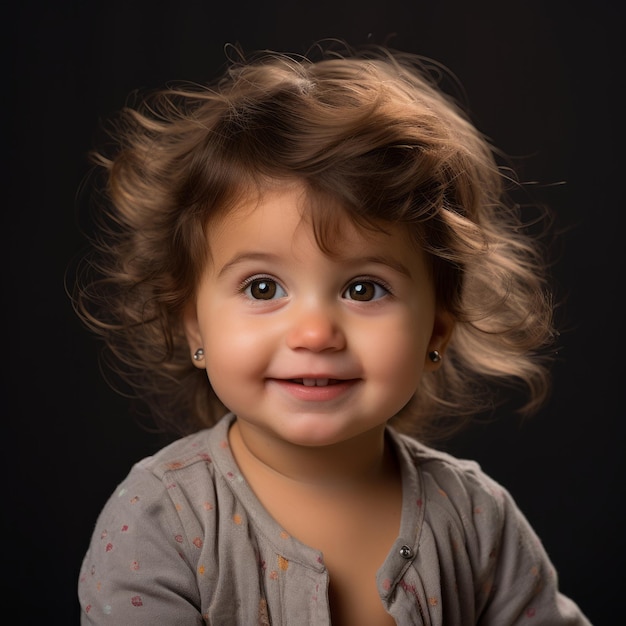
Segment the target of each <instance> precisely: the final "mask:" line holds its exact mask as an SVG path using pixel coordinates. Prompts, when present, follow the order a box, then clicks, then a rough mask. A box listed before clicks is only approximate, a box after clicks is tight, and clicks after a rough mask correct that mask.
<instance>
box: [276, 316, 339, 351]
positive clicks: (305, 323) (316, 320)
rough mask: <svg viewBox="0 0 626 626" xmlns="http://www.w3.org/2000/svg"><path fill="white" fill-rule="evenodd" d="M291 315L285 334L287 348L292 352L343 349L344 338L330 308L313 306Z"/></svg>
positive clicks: (337, 320) (336, 318)
mask: <svg viewBox="0 0 626 626" xmlns="http://www.w3.org/2000/svg"><path fill="white" fill-rule="evenodd" d="M292 313H293V319H292V320H291V323H290V328H289V331H288V333H287V346H288V347H289V348H291V349H292V350H298V349H301V350H310V351H311V352H323V351H337V350H342V349H343V348H345V346H346V337H345V334H344V332H343V330H342V327H341V324H340V320H339V319H338V315H337V314H336V313H335V312H334V311H333V310H332V307H330V306H329V307H324V306H321V305H313V306H308V307H306V308H304V309H299V310H297V311H296V310H294V311H293V312H292Z"/></svg>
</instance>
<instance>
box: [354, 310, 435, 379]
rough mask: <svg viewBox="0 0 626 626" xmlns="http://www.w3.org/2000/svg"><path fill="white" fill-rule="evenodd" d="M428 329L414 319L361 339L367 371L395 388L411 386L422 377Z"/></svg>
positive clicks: (428, 337) (428, 335)
mask: <svg viewBox="0 0 626 626" xmlns="http://www.w3.org/2000/svg"><path fill="white" fill-rule="evenodd" d="M429 340H430V331H429V330H428V325H427V324H426V325H424V324H423V323H420V322H418V321H416V320H414V321H413V323H411V322H410V320H406V321H404V323H402V322H400V323H396V324H393V325H389V326H388V327H387V328H385V329H383V330H382V332H380V333H370V334H369V336H368V337H366V338H365V339H364V341H365V342H366V345H367V346H368V349H367V352H368V361H369V368H370V372H371V373H372V374H373V375H374V376H375V377H376V378H378V379H380V380H381V381H385V382H386V383H387V384H390V385H393V386H394V387H395V388H396V389H398V390H399V389H400V388H404V389H413V391H414V390H415V387H417V384H418V383H419V379H420V378H421V375H422V372H423V369H424V361H425V358H426V352H427V349H428V342H429Z"/></svg>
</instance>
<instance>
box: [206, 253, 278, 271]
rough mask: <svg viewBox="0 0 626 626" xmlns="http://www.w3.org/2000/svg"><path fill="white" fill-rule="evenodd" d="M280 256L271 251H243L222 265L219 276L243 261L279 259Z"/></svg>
mask: <svg viewBox="0 0 626 626" xmlns="http://www.w3.org/2000/svg"><path fill="white" fill-rule="evenodd" d="M278 260H279V256H278V255H277V254H272V253H270V252H243V253H241V254H237V255H236V256H235V257H233V258H232V259H231V260H230V261H228V262H227V263H225V264H224V265H222V267H221V268H220V271H219V272H218V276H222V274H225V273H226V272H228V271H229V270H231V269H232V268H233V267H235V266H237V265H240V264H241V263H245V262H246V261H265V262H270V261H274V262H276V261H278Z"/></svg>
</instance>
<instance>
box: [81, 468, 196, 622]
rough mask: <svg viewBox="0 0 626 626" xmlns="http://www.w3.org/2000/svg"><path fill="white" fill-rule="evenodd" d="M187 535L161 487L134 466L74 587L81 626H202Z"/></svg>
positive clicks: (108, 507) (102, 518) (101, 521)
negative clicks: (92, 625) (103, 625)
mask: <svg viewBox="0 0 626 626" xmlns="http://www.w3.org/2000/svg"><path fill="white" fill-rule="evenodd" d="M187 535H188V533H187V532H186V530H185V528H184V524H183V523H182V522H181V520H180V516H179V515H178V512H177V510H176V506H175V504H174V503H173V502H172V500H171V498H170V497H169V495H168V489H167V485H166V484H164V482H163V480H161V479H159V478H158V477H157V476H155V475H154V474H152V473H151V472H149V471H148V470H146V469H144V468H143V467H141V465H139V464H138V465H136V466H135V467H134V468H133V469H132V470H131V472H130V473H129V475H128V476H127V478H126V479H125V480H124V481H123V482H122V483H121V484H120V485H119V486H118V488H117V490H116V491H115V493H113V494H112V496H111V497H110V498H109V500H108V502H107V503H106V504H105V506H104V508H103V509H102V511H101V513H100V515H99V517H98V520H97V522H96V526H95V529H94V532H93V535H92V538H91V542H90V545H89V547H88V550H87V552H86V554H85V557H84V559H83V563H82V568H81V572H80V577H79V584H78V596H79V601H80V605H81V624H82V626H87V625H88V624H98V625H100V624H129V625H130V624H133V625H138V626H139V625H144V624H145V625H146V626H148V625H150V626H153V625H154V624H185V625H191V624H203V623H204V621H203V618H202V615H201V613H200V609H199V608H198V607H199V606H200V600H199V597H198V589H197V584H196V576H195V572H194V565H193V563H192V562H191V560H190V558H189V556H188V555H189V554H190V552H189V551H188V549H187V548H188V546H187V544H188V542H189V538H188V536H187Z"/></svg>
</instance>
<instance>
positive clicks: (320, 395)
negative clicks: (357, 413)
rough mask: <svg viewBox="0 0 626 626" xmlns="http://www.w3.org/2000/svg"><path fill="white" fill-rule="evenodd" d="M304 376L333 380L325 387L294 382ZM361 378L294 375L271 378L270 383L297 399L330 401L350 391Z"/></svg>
mask: <svg viewBox="0 0 626 626" xmlns="http://www.w3.org/2000/svg"><path fill="white" fill-rule="evenodd" d="M303 378H308V379H311V378H315V379H329V380H330V381H331V382H330V384H328V385H325V386H324V387H318V386H307V385H303V384H302V383H299V382H294V381H296V380H300V379H303ZM360 380H361V379H359V378H350V379H336V378H333V377H332V376H294V377H293V378H289V379H283V378H269V379H268V383H270V384H272V385H275V386H277V387H278V388H279V389H280V390H281V391H282V392H283V393H286V394H287V395H289V396H291V397H292V398H295V399H297V400H304V401H307V402H328V401H330V400H336V399H337V398H340V397H341V396H344V395H346V394H348V393H350V392H351V391H352V390H353V389H354V387H355V386H356V385H358V384H359V382H360Z"/></svg>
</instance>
